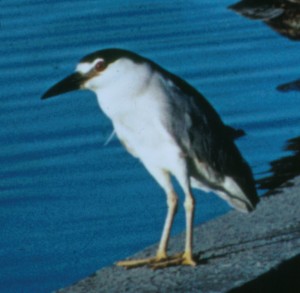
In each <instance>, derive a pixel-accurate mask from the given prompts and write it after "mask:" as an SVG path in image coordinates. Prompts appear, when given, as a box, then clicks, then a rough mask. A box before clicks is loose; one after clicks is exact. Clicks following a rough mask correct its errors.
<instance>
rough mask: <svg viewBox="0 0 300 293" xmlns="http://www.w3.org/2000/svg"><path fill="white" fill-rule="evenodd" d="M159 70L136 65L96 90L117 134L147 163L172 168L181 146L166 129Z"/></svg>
mask: <svg viewBox="0 0 300 293" xmlns="http://www.w3.org/2000/svg"><path fill="white" fill-rule="evenodd" d="M166 94H167V93H166V91H165V87H164V83H163V80H162V78H161V76H160V73H157V72H153V71H152V70H151V68H150V67H144V66H140V65H136V68H135V70H131V71H127V74H126V76H125V77H124V78H122V79H121V80H120V82H119V83H116V84H115V87H113V88H111V87H110V88H106V89H102V90H101V91H99V92H97V97H98V102H99V104H100V107H101V108H102V110H103V111H104V112H105V114H106V115H107V116H108V117H109V118H110V119H111V120H112V123H113V125H114V128H115V131H116V134H117V136H118V137H119V139H120V140H122V141H123V143H124V144H125V145H126V146H127V148H128V149H129V151H130V152H131V153H133V154H134V155H135V156H137V157H138V158H140V159H141V160H142V161H143V162H144V163H145V164H146V165H149V164H152V165H153V164H154V165H156V166H157V167H161V168H166V169H172V168H173V167H174V166H172V165H173V164H174V163H175V162H174V161H175V158H176V157H178V156H179V155H180V149H179V147H178V146H177V145H176V144H175V142H174V140H173V138H172V137H171V135H170V134H169V132H168V131H167V129H166V126H165V125H166V123H164V119H166V112H165V111H166V110H167V107H166V106H167V105H166V102H167V101H168V97H167V96H166Z"/></svg>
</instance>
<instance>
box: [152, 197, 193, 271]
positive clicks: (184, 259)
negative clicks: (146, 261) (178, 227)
mask: <svg viewBox="0 0 300 293" xmlns="http://www.w3.org/2000/svg"><path fill="white" fill-rule="evenodd" d="M184 208H185V214H186V241H185V251H184V253H181V254H177V255H175V256H171V257H168V258H166V259H164V260H161V261H160V262H156V263H152V264H151V265H150V266H151V268H153V269H162V268H165V267H170V266H176V265H187V266H193V267H194V266H196V265H197V262H196V261H195V260H194V258H193V253H192V246H193V219H194V198H193V196H192V194H191V193H190V192H189V193H187V194H186V199H185V203H184Z"/></svg>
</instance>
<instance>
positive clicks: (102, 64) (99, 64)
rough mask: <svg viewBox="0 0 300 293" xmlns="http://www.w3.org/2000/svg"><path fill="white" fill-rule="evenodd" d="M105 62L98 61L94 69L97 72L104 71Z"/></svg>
mask: <svg viewBox="0 0 300 293" xmlns="http://www.w3.org/2000/svg"><path fill="white" fill-rule="evenodd" d="M105 67H106V66H105V62H104V60H100V61H98V62H97V63H96V64H95V69H96V70H97V71H102V70H104V69H105Z"/></svg>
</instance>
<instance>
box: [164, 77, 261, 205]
mask: <svg viewBox="0 0 300 293" xmlns="http://www.w3.org/2000/svg"><path fill="white" fill-rule="evenodd" d="M169 78H170V80H172V82H173V87H172V92H173V96H172V98H171V99H170V100H169V107H168V109H169V111H168V115H170V116H172V117H169V119H167V121H169V122H168V123H169V125H168V129H169V131H170V133H171V135H172V136H173V137H174V139H175V140H176V141H177V143H178V144H179V145H180V147H181V148H182V150H183V152H184V153H185V154H186V155H187V157H188V158H189V159H190V161H191V162H193V161H194V160H197V161H198V162H201V163H204V164H205V165H206V166H209V167H210V168H211V169H212V170H213V172H214V173H215V176H219V177H220V178H224V176H229V177H231V178H233V180H234V181H235V182H236V183H237V185H238V186H239V187H240V188H241V189H242V190H243V192H244V193H245V195H246V196H247V198H248V199H249V201H250V202H251V205H252V207H253V208H254V207H255V205H256V203H257V202H258V197H257V193H256V189H255V183H254V179H253V176H252V172H251V169H250V167H249V166H248V164H247V163H246V161H245V160H244V159H243V157H242V156H241V154H240V152H239V150H238V149H237V147H236V145H235V144H234V136H233V135H230V131H228V126H226V125H224V123H223V122H222V120H221V118H220V116H219V115H218V113H217V112H216V111H215V110H214V108H213V107H212V106H211V105H210V104H209V103H208V101H207V100H206V99H205V98H204V97H203V96H202V95H201V94H200V93H199V92H198V91H196V90H195V89H194V88H193V87H192V86H190V85H189V84H188V83H186V82H185V81H184V80H182V79H180V78H179V77H177V76H175V75H172V74H171V73H169ZM195 170H196V168H194V171H195ZM196 175H197V174H196ZM199 176H200V177H201V174H199ZM202 179H203V178H202ZM204 183H205V184H206V185H208V186H209V187H211V188H212V189H218V188H220V187H219V186H214V183H213V182H204ZM225 191H226V190H225Z"/></svg>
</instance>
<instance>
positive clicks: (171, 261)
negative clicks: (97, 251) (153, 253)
mask: <svg viewBox="0 0 300 293" xmlns="http://www.w3.org/2000/svg"><path fill="white" fill-rule="evenodd" d="M116 265H117V266H121V267H125V268H126V269H132V268H137V267H142V266H147V267H150V268H151V269H153V270H156V269H163V268H167V267H171V266H179V265H187V266H193V267H194V266H196V265H197V263H196V261H195V260H194V259H193V257H192V256H191V255H190V254H186V253H180V254H176V255H173V256H164V257H160V256H157V257H150V258H144V259H134V260H125V261H119V262H117V263H116Z"/></svg>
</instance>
